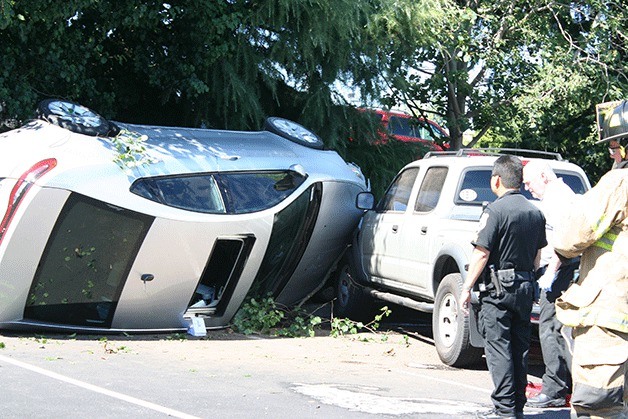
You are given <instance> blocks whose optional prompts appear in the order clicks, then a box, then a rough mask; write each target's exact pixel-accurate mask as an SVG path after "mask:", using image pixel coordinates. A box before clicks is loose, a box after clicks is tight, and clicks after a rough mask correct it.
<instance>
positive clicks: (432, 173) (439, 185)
mask: <svg viewBox="0 0 628 419" xmlns="http://www.w3.org/2000/svg"><path fill="white" fill-rule="evenodd" d="M448 170H449V169H448V168H447V167H430V168H429V169H428V170H427V172H426V173H425V177H424V178H423V182H422V183H421V189H419V195H418V196H417V199H416V203H415V204H414V210H415V211H417V212H428V211H431V210H433V209H434V208H435V207H436V204H438V200H439V199H440V193H441V191H442V190H443V184H444V183H445V178H446V177H447V171H448Z"/></svg>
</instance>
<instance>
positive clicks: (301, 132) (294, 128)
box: [264, 116, 324, 150]
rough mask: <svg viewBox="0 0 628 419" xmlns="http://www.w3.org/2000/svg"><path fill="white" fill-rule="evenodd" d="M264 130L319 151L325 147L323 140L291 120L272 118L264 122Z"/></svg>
mask: <svg viewBox="0 0 628 419" xmlns="http://www.w3.org/2000/svg"><path fill="white" fill-rule="evenodd" d="M264 130H265V131H269V132H272V133H274V134H277V135H280V136H282V137H284V138H286V139H288V140H290V141H292V142H295V143H297V144H301V145H303V146H306V147H310V148H315V149H318V150H320V149H322V148H323V147H324V143H323V140H321V138H320V137H319V136H318V135H316V134H314V133H313V132H312V131H310V130H309V129H307V128H305V127H304V126H302V125H299V124H297V123H296V122H292V121H290V120H289V119H284V118H278V117H275V116H271V117H270V118H267V119H266V121H265V122H264Z"/></svg>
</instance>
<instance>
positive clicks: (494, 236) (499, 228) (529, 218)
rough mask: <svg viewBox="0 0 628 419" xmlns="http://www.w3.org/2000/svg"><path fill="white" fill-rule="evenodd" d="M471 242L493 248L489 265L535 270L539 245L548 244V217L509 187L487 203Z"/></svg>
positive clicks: (500, 267)
mask: <svg viewBox="0 0 628 419" xmlns="http://www.w3.org/2000/svg"><path fill="white" fill-rule="evenodd" d="M471 243H472V244H473V245H474V246H482V247H484V248H486V249H488V250H489V251H490V252H491V253H490V255H489V258H488V263H487V266H490V265H495V269H510V268H514V269H515V270H517V271H527V272H532V271H534V259H535V257H536V253H537V251H538V249H541V248H543V247H545V246H546V245H547V240H546V238H545V217H544V216H543V213H542V212H541V211H540V210H539V209H538V208H537V207H535V206H534V205H533V204H532V203H530V202H529V201H528V200H527V199H526V198H525V197H524V196H523V195H521V194H520V193H519V191H508V192H506V193H505V194H504V195H502V196H501V197H499V198H497V199H496V200H495V201H494V202H492V203H491V204H489V205H488V206H487V207H486V209H485V210H484V213H482V217H481V218H480V228H479V231H478V236H477V239H476V240H475V241H472V242H471Z"/></svg>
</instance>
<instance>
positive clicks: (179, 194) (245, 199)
mask: <svg viewBox="0 0 628 419" xmlns="http://www.w3.org/2000/svg"><path fill="white" fill-rule="evenodd" d="M304 180H305V176H303V175H300V174H299V173H297V172H293V171H289V170H286V171H270V172H242V173H241V172H235V173H202V174H195V175H185V176H164V177H155V178H144V179H139V180H137V181H135V182H134V183H133V185H132V186H131V192H133V193H134V194H137V195H139V196H142V197H144V198H147V199H150V200H151V201H155V202H159V203H160V204H163V205H167V206H170V207H174V208H180V209H184V210H188V211H194V212H201V213H208V214H245V213H250V212H256V211H262V210H264V209H267V208H270V207H272V206H274V205H276V204H278V203H279V202H281V201H283V200H284V199H285V198H287V197H288V196H289V195H290V194H291V193H292V192H293V191H294V190H295V189H296V188H298V187H299V186H300V185H301V184H302V183H303V181H304Z"/></svg>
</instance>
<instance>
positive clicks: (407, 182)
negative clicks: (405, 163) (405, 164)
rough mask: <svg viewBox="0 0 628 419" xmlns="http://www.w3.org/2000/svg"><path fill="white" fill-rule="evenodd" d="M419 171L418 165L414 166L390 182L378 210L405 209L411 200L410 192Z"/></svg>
mask: <svg viewBox="0 0 628 419" xmlns="http://www.w3.org/2000/svg"><path fill="white" fill-rule="evenodd" d="M418 172H419V169H418V168H417V167H413V168H410V169H407V170H404V171H403V172H401V173H399V174H398V175H397V177H396V178H395V180H393V182H392V183H391V184H390V186H389V187H388V190H387V191H386V194H385V195H384V197H383V198H382V200H381V201H380V202H379V204H378V205H377V208H376V210H377V211H378V212H382V211H401V212H403V211H405V210H406V208H407V207H408V201H409V200H410V192H411V191H412V186H413V185H414V180H415V179H416V175H417V173H418Z"/></svg>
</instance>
